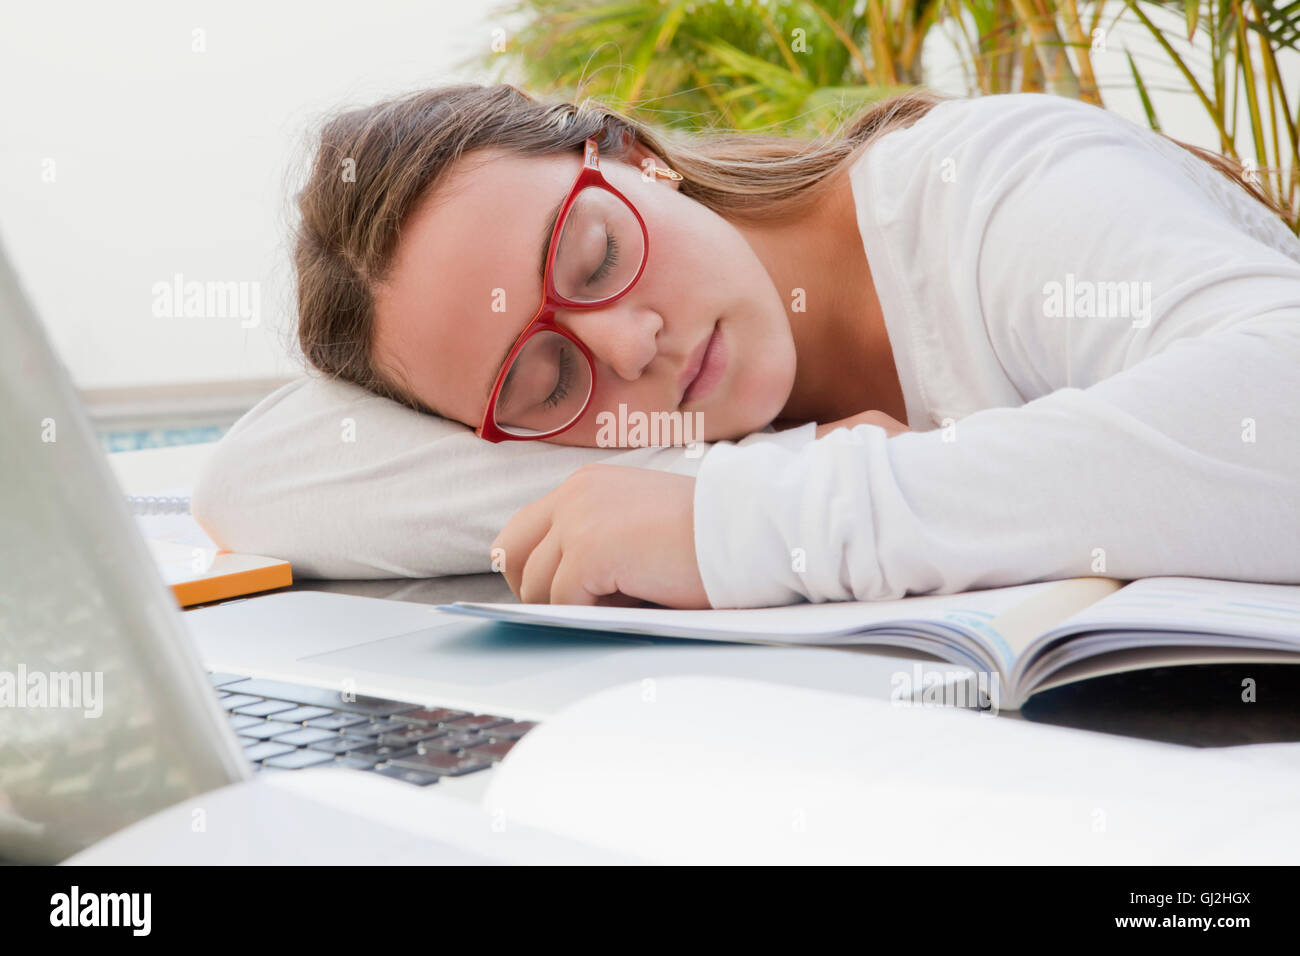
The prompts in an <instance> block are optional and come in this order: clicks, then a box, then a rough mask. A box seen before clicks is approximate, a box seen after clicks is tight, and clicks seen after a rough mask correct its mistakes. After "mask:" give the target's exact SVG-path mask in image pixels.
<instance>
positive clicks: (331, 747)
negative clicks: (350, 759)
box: [307, 734, 366, 754]
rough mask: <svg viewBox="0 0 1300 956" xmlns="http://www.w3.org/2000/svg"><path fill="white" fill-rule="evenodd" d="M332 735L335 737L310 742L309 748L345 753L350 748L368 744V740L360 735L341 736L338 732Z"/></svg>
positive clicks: (325, 751) (326, 752) (332, 752)
mask: <svg viewBox="0 0 1300 956" xmlns="http://www.w3.org/2000/svg"><path fill="white" fill-rule="evenodd" d="M330 736H331V738H333V739H331V740H322V741H320V742H319V743H314V744H308V745H307V749H308V750H315V751H318V752H319V753H323V754H344V753H347V752H348V751H349V750H356V749H357V748H358V747H364V746H366V742H365V741H364V740H363V739H361V738H360V737H340V736H339V735H338V734H331V735H330Z"/></svg>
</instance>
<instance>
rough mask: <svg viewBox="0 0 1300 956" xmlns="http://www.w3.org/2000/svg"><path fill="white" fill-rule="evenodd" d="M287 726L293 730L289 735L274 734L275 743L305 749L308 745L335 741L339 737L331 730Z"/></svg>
mask: <svg viewBox="0 0 1300 956" xmlns="http://www.w3.org/2000/svg"><path fill="white" fill-rule="evenodd" d="M288 726H290V727H292V728H294V729H293V730H291V731H290V732H289V733H280V734H276V735H275V741H276V743H281V744H293V745H294V746H295V747H306V746H307V745H308V744H318V743H321V742H322V741H325V740H337V739H338V736H339V735H338V734H336V733H335V732H334V731H332V730H321V729H320V728H319V727H297V726H295V725H294V724H289V725H288Z"/></svg>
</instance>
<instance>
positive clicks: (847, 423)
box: [817, 409, 912, 438]
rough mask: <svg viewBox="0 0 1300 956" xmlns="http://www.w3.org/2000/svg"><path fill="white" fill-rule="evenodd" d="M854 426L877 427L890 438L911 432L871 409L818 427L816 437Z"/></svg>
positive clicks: (902, 425)
mask: <svg viewBox="0 0 1300 956" xmlns="http://www.w3.org/2000/svg"><path fill="white" fill-rule="evenodd" d="M854 425H879V426H880V427H881V428H883V429H884V430H885V434H887V435H889V437H890V438H893V437H894V436H895V435H900V434H902V433H903V432H910V431H911V430H912V429H910V428H908V427H907V426H906V425H904V424H903V423H902V422H900V421H899V420H898V419H896V418H890V417H889V416H888V415H886V414H885V413H884V412H880V411H876V410H875V409H872V410H871V411H868V412H858V414H856V415H851V416H849V417H848V418H841V419H840V420H839V421H838V422H828V423H827V424H825V425H818V426H817V437H818V438H821V437H822V436H823V435H825V434H827V433H829V432H833V431H834V430H835V429H837V428H852V427H853V426H854Z"/></svg>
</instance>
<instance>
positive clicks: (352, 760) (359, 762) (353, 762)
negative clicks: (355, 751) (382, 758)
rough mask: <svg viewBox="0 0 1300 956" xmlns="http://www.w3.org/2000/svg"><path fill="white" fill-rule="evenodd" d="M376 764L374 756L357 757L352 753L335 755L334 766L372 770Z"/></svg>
mask: <svg viewBox="0 0 1300 956" xmlns="http://www.w3.org/2000/svg"><path fill="white" fill-rule="evenodd" d="M374 765H375V760H374V758H373V757H356V756H353V755H351V754H348V755H345V756H342V757H335V758H334V766H336V767H346V768H347V769H349V770H370V769H371V768H373V767H374Z"/></svg>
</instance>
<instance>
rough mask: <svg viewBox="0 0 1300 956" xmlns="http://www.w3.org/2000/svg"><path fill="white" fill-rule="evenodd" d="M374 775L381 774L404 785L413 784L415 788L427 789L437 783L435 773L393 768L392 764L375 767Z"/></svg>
mask: <svg viewBox="0 0 1300 956" xmlns="http://www.w3.org/2000/svg"><path fill="white" fill-rule="evenodd" d="M375 773H382V774H383V775H384V776H385V777H392V778H393V779H394V780H401V781H403V782H405V783H413V784H415V785H416V786H417V787H427V786H428V785H429V784H431V783H437V782H438V779H439V777H438V775H437V774H436V773H425V772H424V771H422V770H407V769H405V768H404V767H394V766H393V765H392V764H386V765H385V766H383V767H376V768H375Z"/></svg>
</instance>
